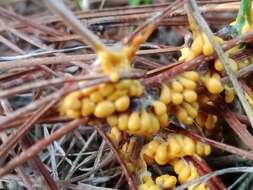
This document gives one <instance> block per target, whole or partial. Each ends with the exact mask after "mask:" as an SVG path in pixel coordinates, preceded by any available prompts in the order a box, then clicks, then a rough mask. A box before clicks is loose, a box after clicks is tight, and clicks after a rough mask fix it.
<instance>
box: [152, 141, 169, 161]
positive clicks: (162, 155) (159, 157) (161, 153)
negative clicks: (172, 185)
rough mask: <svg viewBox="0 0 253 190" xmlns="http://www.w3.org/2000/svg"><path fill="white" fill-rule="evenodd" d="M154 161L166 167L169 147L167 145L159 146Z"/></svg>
mask: <svg viewBox="0 0 253 190" xmlns="http://www.w3.org/2000/svg"><path fill="white" fill-rule="evenodd" d="M154 159H155V161H156V162H157V163H158V164H159V165H165V164H167V163H168V161H169V157H168V145H167V144H166V143H162V144H160V145H159V146H158V148H157V150H156V153H155V157H154Z"/></svg>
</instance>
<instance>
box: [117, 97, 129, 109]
mask: <svg viewBox="0 0 253 190" xmlns="http://www.w3.org/2000/svg"><path fill="white" fill-rule="evenodd" d="M129 105H130V99H129V97H128V96H126V95H125V96H122V97H120V98H118V99H117V100H116V101H115V108H116V110H117V111H119V112H123V111H126V110H127V109H128V108H129Z"/></svg>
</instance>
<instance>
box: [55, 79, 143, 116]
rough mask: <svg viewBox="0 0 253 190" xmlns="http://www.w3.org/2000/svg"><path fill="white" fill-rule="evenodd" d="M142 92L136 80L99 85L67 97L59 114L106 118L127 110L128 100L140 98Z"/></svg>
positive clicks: (61, 105)
mask: <svg viewBox="0 0 253 190" xmlns="http://www.w3.org/2000/svg"><path fill="white" fill-rule="evenodd" d="M142 92H143V88H142V85H141V83H140V82H139V81H137V80H122V81H120V82H117V83H108V84H100V85H98V86H94V87H90V88H86V89H84V90H78V91H75V92H72V93H70V94H69V95H67V96H66V97H65V98H64V99H63V101H62V102H61V104H60V113H61V114H62V115H66V116H67V117H69V118H79V117H81V116H90V115H94V116H96V117H97V118H107V117H108V116H111V115H112V114H114V113H115V112H119V113H120V112H124V111H126V110H128V108H129V106H130V98H131V97H138V96H141V94H142Z"/></svg>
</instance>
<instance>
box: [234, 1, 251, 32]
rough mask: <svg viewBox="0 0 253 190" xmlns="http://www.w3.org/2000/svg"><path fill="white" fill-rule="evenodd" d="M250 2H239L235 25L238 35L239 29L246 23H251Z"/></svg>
mask: <svg viewBox="0 0 253 190" xmlns="http://www.w3.org/2000/svg"><path fill="white" fill-rule="evenodd" d="M250 12H251V0H241V2H240V9H239V12H238V14H237V17H236V21H235V25H234V27H235V28H236V30H237V32H238V34H240V33H241V29H242V27H243V26H244V24H245V23H246V21H248V22H249V23H251V14H250Z"/></svg>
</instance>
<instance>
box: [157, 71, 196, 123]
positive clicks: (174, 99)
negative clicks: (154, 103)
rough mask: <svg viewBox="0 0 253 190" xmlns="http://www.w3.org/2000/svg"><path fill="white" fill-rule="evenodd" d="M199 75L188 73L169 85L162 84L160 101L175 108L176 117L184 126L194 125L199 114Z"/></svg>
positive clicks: (193, 72)
mask: <svg viewBox="0 0 253 190" xmlns="http://www.w3.org/2000/svg"><path fill="white" fill-rule="evenodd" d="M198 80H199V74H198V73H197V72H195V71H186V72H184V73H182V74H181V75H179V76H177V77H176V78H175V79H173V80H172V81H171V82H169V83H168V84H162V87H161V93H160V101H162V102H164V103H165V104H171V105H174V106H175V110H176V111H175V116H176V117H177V119H178V120H179V121H180V122H182V123H184V124H188V125H190V124H192V123H193V120H194V118H195V117H196V116H197V113H198V108H199V106H198V103H197V98H198V95H197V92H196V87H197V82H198Z"/></svg>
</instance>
